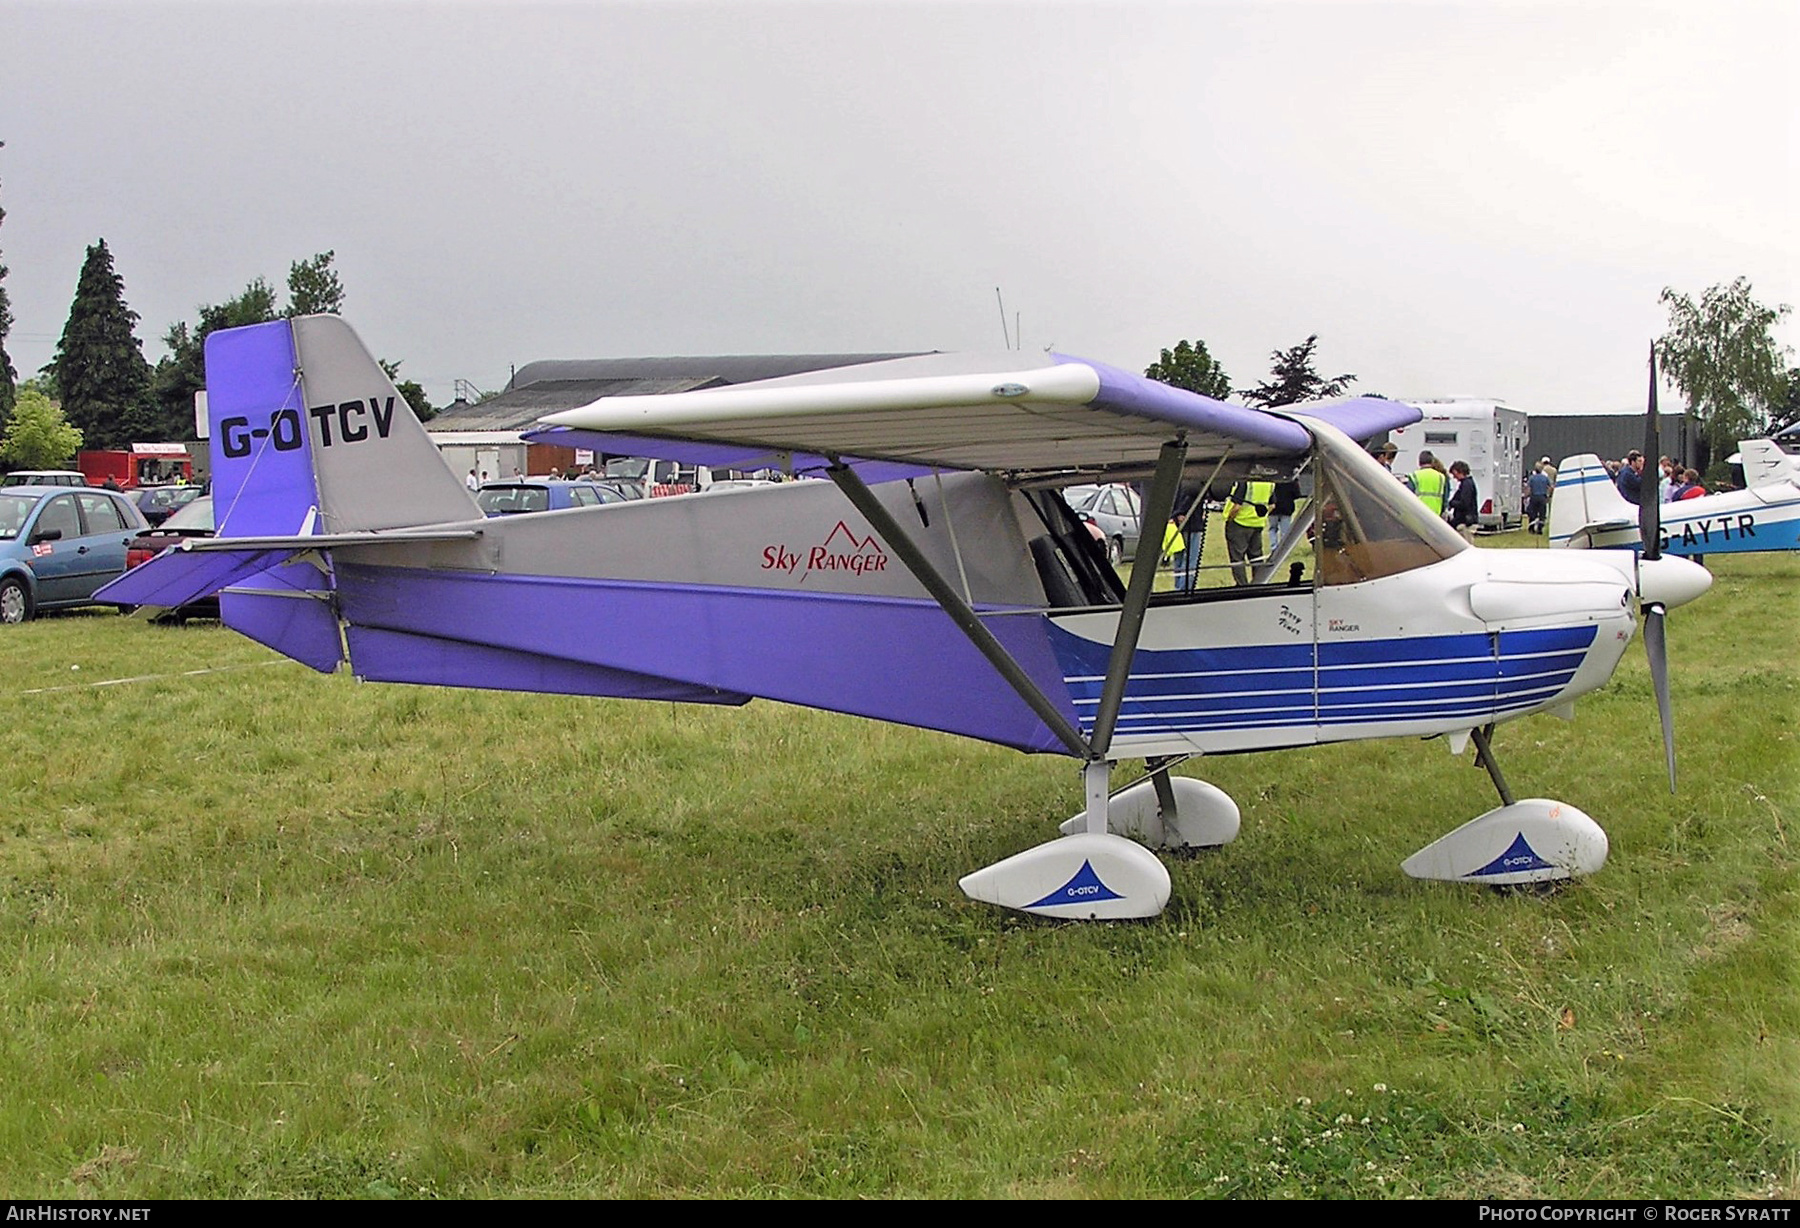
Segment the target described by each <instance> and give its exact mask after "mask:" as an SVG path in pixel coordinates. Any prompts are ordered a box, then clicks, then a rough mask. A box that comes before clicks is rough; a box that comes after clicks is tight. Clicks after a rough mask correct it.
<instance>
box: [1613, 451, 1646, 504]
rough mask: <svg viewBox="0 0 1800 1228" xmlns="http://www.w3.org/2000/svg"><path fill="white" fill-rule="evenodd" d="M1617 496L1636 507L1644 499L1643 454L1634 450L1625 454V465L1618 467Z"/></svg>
mask: <svg viewBox="0 0 1800 1228" xmlns="http://www.w3.org/2000/svg"><path fill="white" fill-rule="evenodd" d="M1618 485H1619V495H1620V497H1622V498H1623V499H1624V500H1625V502H1627V503H1629V504H1631V505H1632V506H1633V507H1636V506H1637V505H1638V504H1639V503H1641V502H1643V499H1644V454H1643V453H1642V452H1639V451H1638V450H1637V449H1636V448H1633V449H1632V450H1631V451H1629V452H1627V453H1626V454H1625V463H1624V464H1623V465H1621V466H1619V477H1618Z"/></svg>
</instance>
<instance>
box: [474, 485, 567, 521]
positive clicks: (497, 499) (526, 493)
mask: <svg viewBox="0 0 1800 1228" xmlns="http://www.w3.org/2000/svg"><path fill="white" fill-rule="evenodd" d="M475 503H476V506H478V507H480V508H481V510H482V512H483V514H485V515H488V516H516V515H518V514H519V513H521V512H545V511H549V510H550V492H549V491H548V490H546V489H545V488H544V487H542V486H484V487H482V488H481V490H480V491H479V492H478V493H477V494H476V496H475Z"/></svg>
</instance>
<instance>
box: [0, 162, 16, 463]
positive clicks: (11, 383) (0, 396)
mask: <svg viewBox="0 0 1800 1228" xmlns="http://www.w3.org/2000/svg"><path fill="white" fill-rule="evenodd" d="M5 148H6V142H5V141H0V149H5ZM5 221H6V210H5V209H3V208H0V223H4V222H5ZM5 282H6V266H5V265H4V264H0V428H4V427H5V425H6V420H7V418H8V417H9V416H10V415H11V414H12V407H13V401H14V400H15V399H17V397H18V385H17V382H16V381H17V380H18V377H19V373H18V371H17V370H15V369H14V367H13V365H12V359H11V358H9V357H7V354H6V334H7V333H9V332H11V331H12V323H13V314H12V303H11V302H10V301H9V300H8V298H7V296H6V285H5Z"/></svg>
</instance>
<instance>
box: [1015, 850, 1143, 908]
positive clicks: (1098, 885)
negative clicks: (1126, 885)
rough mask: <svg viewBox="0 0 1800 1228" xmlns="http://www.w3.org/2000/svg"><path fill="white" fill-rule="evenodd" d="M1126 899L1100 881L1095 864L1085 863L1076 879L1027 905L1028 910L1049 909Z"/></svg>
mask: <svg viewBox="0 0 1800 1228" xmlns="http://www.w3.org/2000/svg"><path fill="white" fill-rule="evenodd" d="M1124 898H1125V897H1124V896H1122V895H1120V894H1119V893H1118V892H1116V891H1114V890H1113V889H1112V888H1111V887H1108V886H1107V885H1106V884H1105V883H1103V882H1101V881H1100V876H1099V875H1098V874H1096V873H1094V863H1093V862H1091V861H1084V862H1082V863H1081V869H1079V870H1077V871H1075V877H1074V878H1071V879H1070V880H1069V881H1068V882H1066V883H1064V884H1063V885H1062V886H1060V887H1058V888H1057V889H1056V890H1055V891H1052V892H1051V893H1050V894H1049V895H1047V896H1045V897H1044V898H1043V899H1041V900H1039V901H1037V902H1036V903H1035V904H1027V905H1025V907H1027V908H1047V907H1049V906H1051V905H1053V904H1093V903H1097V902H1098V901H1100V900H1122V899H1124Z"/></svg>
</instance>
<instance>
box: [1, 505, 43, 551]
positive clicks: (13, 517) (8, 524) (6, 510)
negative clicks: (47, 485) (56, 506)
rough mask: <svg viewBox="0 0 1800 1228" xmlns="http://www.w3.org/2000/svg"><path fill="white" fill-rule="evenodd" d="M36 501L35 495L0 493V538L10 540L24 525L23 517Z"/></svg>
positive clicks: (28, 512)
mask: <svg viewBox="0 0 1800 1228" xmlns="http://www.w3.org/2000/svg"><path fill="white" fill-rule="evenodd" d="M36 503H37V496H36V495H6V494H0V540H10V539H11V538H14V537H17V536H18V535H19V530H20V529H23V528H24V527H25V517H27V516H29V515H31V509H32V507H33V506H35V505H36Z"/></svg>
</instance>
